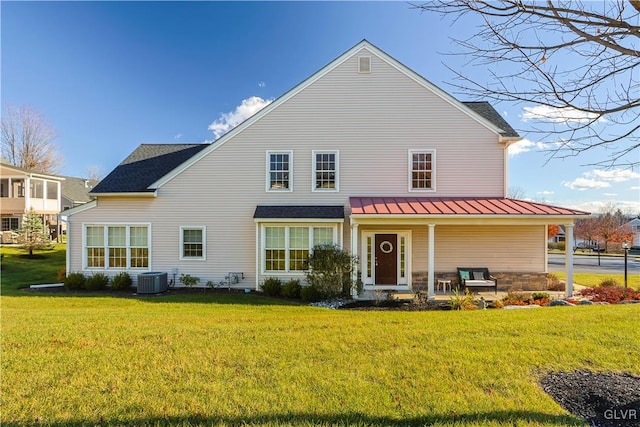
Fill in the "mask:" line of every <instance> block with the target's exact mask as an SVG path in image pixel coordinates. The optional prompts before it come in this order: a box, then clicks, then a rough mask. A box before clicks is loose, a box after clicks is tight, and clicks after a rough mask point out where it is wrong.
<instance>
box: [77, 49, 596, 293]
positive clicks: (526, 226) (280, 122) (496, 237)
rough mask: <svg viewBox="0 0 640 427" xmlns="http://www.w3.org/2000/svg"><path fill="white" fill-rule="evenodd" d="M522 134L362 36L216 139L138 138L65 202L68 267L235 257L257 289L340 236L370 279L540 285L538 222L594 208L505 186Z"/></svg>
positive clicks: (209, 263) (386, 283)
mask: <svg viewBox="0 0 640 427" xmlns="http://www.w3.org/2000/svg"><path fill="white" fill-rule="evenodd" d="M518 140H520V137H519V136H518V134H517V133H516V132H515V131H514V130H513V129H512V128H511V126H509V125H508V124H507V123H506V122H505V121H504V119H503V118H502V117H501V116H500V115H499V114H498V113H497V112H496V111H495V110H494V109H493V108H492V107H491V105H489V104H488V103H485V102H471V103H463V102H460V101H458V100H456V99H455V98H453V97H452V96H451V95H449V94H447V93H446V92H444V91H443V90H441V89H440V88H438V87H436V86H434V85H433V84H432V83H430V82H429V81H427V80H425V79H424V78H423V77H422V76H420V75H418V74H417V73H415V72H414V71H412V70H410V69H409V68H407V67H406V66H404V65H402V64H401V63H399V62H398V61H397V60H395V59H394V58H392V57H390V56H389V55H387V54H386V53H384V52H382V51H381V50H380V49H378V48H376V47H375V46H373V45H371V44H370V43H368V42H367V41H362V42H360V43H358V44H357V45H355V46H354V47H353V48H351V49H349V50H348V51H347V52H345V53H344V54H342V55H340V56H339V57H338V58H337V59H335V60H334V61H332V62H331V63H329V64H328V65H327V66H325V67H324V68H322V69H321V70H320V71H318V72H317V73H315V74H314V75H312V76H311V77H309V78H308V79H306V80H305V81H303V82H302V83H300V84H299V85H298V86H296V87H294V88H293V89H291V90H290V91H289V92H287V93H285V94H284V95H282V96H281V97H280V98H278V99H277V100H275V101H274V102H272V103H271V104H270V105H269V106H267V107H265V108H264V109H263V110H261V111H260V112H258V113H256V114H255V115H254V116H253V117H251V118H250V119H248V120H246V121H245V122H243V123H242V124H240V125H239V126H237V127H236V128H235V129H233V130H232V131H230V132H229V133H227V134H226V135H224V136H222V137H221V138H219V139H218V140H217V141H215V142H214V143H212V144H168V145H141V146H139V147H138V148H137V149H136V150H135V151H134V152H133V153H132V154H130V155H129V157H127V158H126V159H125V160H124V161H123V162H122V163H121V164H120V165H119V166H117V167H116V169H114V170H113V171H112V172H111V173H110V174H109V175H108V176H107V177H106V178H105V179H104V180H102V181H101V182H100V183H99V184H98V185H97V186H96V187H95V188H94V189H93V190H92V192H91V194H92V195H93V196H95V197H96V200H94V201H92V202H89V203H87V204H85V205H82V206H80V207H77V208H74V209H71V210H69V211H67V212H66V213H65V214H66V215H68V221H69V236H68V239H69V240H68V242H69V247H68V250H67V271H69V272H72V271H81V272H84V273H86V274H92V273H97V272H101V273H106V274H109V275H114V274H117V273H119V272H121V271H124V270H126V271H129V272H130V273H131V274H132V275H133V277H134V280H135V278H136V275H137V273H142V272H151V271H159V272H167V273H169V278H175V277H176V276H177V277H179V275H180V274H190V275H192V276H197V277H199V278H200V285H204V284H205V283H206V282H207V281H208V280H212V281H214V282H219V281H221V280H223V278H224V277H225V276H227V275H228V273H229V272H242V273H243V275H242V277H243V279H242V280H240V282H239V283H238V284H236V285H234V286H236V287H239V288H249V287H251V288H256V289H258V288H259V286H260V284H261V283H262V282H263V281H264V279H266V278H268V277H272V276H277V277H280V278H282V279H285V280H287V279H288V278H294V277H296V278H298V277H303V270H304V268H305V260H306V258H307V256H308V254H309V253H310V251H311V250H312V248H313V247H314V245H317V244H320V243H335V244H338V245H340V246H342V247H344V248H346V249H348V250H349V251H350V252H351V253H352V254H353V255H355V256H357V257H358V260H359V263H358V271H357V272H354V279H356V278H359V279H361V280H362V282H363V283H364V286H365V289H368V290H373V289H397V290H403V291H407V290H413V291H415V290H418V289H426V290H428V292H429V294H430V295H431V296H433V295H434V282H435V281H436V280H437V279H439V278H453V277H455V272H456V267H461V266H462V267H488V268H489V270H490V271H491V273H492V274H494V275H497V276H498V277H499V287H500V288H504V287H505V286H518V287H526V286H543V285H542V283H543V281H544V283H545V284H546V280H545V279H546V274H545V273H546V271H547V229H546V227H547V224H563V225H564V229H565V231H566V232H567V239H571V240H572V239H573V237H572V233H573V222H574V220H575V219H576V218H578V217H581V216H584V215H587V213H586V212H582V211H578V210H573V209H567V208H561V207H553V206H548V205H543V204H540V203H534V202H527V201H521V200H512V199H508V198H506V193H507V188H508V182H507V175H508V174H507V160H508V156H507V147H508V146H509V144H511V143H513V142H515V141H518ZM571 256H572V255H571V251H569V253H568V254H567V258H568V259H567V261H568V265H569V267H568V269H567V272H568V276H569V278H571V277H572V269H571V265H572V259H571ZM533 282H535V283H533ZM569 288H570V287H569ZM569 292H571V291H570V289H569Z"/></svg>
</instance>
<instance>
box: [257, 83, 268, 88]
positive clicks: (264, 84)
mask: <svg viewBox="0 0 640 427" xmlns="http://www.w3.org/2000/svg"><path fill="white" fill-rule="evenodd" d="M258 87H260V88H264V87H267V84H266V83H265V82H259V83H258Z"/></svg>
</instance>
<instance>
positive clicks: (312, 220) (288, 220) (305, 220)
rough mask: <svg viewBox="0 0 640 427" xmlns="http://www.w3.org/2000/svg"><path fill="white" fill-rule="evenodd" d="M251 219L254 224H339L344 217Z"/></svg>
mask: <svg viewBox="0 0 640 427" xmlns="http://www.w3.org/2000/svg"><path fill="white" fill-rule="evenodd" d="M253 221H254V222H255V223H256V224H269V223H274V224H275V223H278V224H280V223H305V224H309V223H313V224H315V223H327V224H340V223H343V222H344V219H343V218H254V219H253Z"/></svg>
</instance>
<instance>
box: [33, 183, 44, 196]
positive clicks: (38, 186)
mask: <svg viewBox="0 0 640 427" xmlns="http://www.w3.org/2000/svg"><path fill="white" fill-rule="evenodd" d="M30 187H31V197H32V198H34V199H44V181H41V180H39V179H32V180H31V184H30Z"/></svg>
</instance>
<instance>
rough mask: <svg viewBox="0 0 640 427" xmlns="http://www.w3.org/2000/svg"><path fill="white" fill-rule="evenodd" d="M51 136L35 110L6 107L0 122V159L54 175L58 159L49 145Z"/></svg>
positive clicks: (53, 146)
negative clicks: (0, 152)
mask: <svg viewBox="0 0 640 427" xmlns="http://www.w3.org/2000/svg"><path fill="white" fill-rule="evenodd" d="M55 135H56V131H55V129H54V128H53V127H52V126H51V125H50V124H49V123H48V122H47V121H46V120H45V119H44V118H43V117H42V115H41V114H40V113H39V112H38V111H36V110H34V109H32V108H30V107H27V106H22V107H19V108H17V107H11V106H9V107H6V108H5V111H4V114H3V116H2V121H1V134H0V137H1V139H2V158H3V160H5V161H6V162H8V163H10V164H12V165H14V166H18V167H21V168H25V169H32V170H34V171H38V172H43V173H57V172H59V171H60V169H61V168H62V157H61V156H60V154H59V153H58V151H57V148H56V146H55V145H54V143H53V141H54V139H55Z"/></svg>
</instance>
